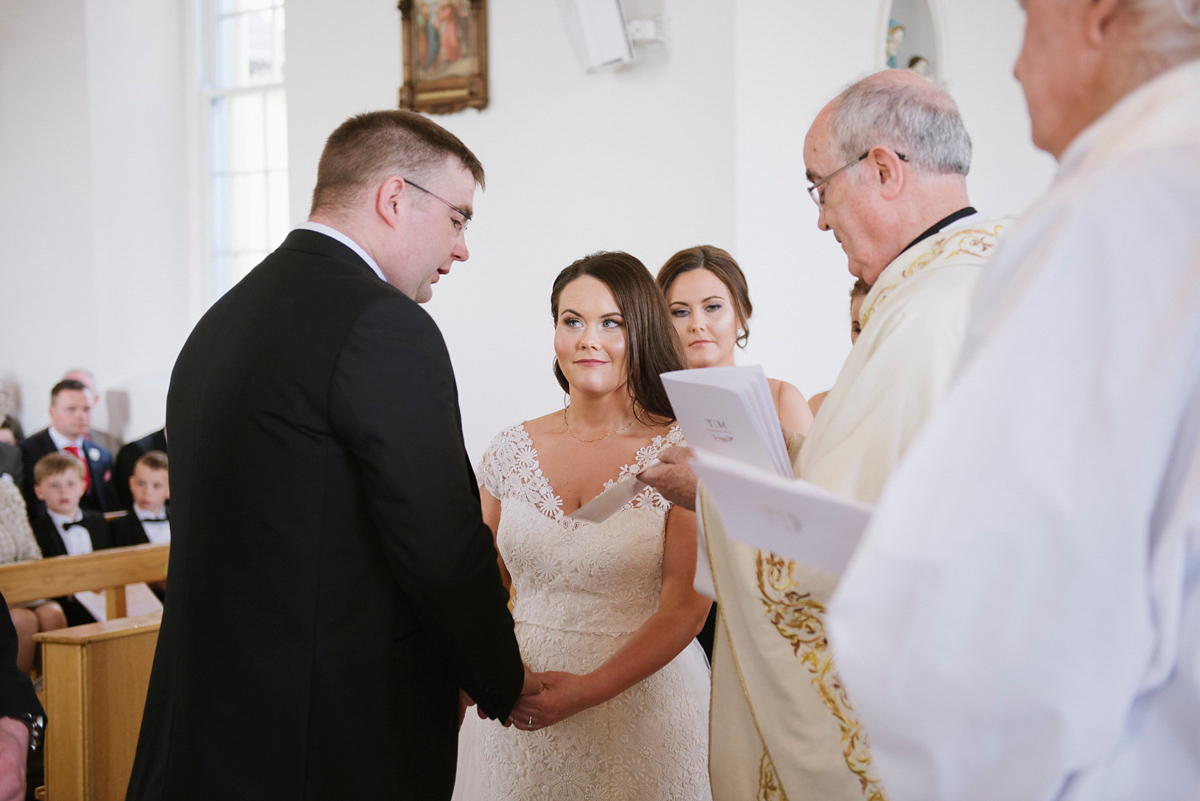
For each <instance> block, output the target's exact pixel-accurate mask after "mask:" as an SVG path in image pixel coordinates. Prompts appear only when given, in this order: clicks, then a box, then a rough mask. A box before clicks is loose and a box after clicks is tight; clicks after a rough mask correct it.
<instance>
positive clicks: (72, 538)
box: [46, 509, 92, 556]
mask: <svg viewBox="0 0 1200 801" xmlns="http://www.w3.org/2000/svg"><path fill="white" fill-rule="evenodd" d="M46 513H47V514H49V515H50V519H51V520H52V521H54V527H55V528H57V529H58V534H59V536H60V537H62V541H63V545H64V546H65V547H66V549H67V553H68V554H70V555H71V556H78V555H79V554H81V553H91V552H92V535H91V533H90V532H89V531H88V530H87V528H85V527H84V526H71V527H70V528H66V526H67V524H68V523H77V522H79V521H80V520H83V512H82V511H80V510H78V509H76V510H75V515H74V517H67V516H66V515H60V514H59V513H58V512H51V511H50V510H49V509H47V510H46Z"/></svg>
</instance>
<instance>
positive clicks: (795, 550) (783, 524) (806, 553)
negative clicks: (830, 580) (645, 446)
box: [685, 432, 872, 576]
mask: <svg viewBox="0 0 1200 801" xmlns="http://www.w3.org/2000/svg"><path fill="white" fill-rule="evenodd" d="M685 433H686V432H685ZM692 466H693V467H694V468H695V470H696V474H697V475H699V476H700V478H701V480H702V481H704V484H705V486H706V487H707V488H708V491H709V492H710V493H712V496H713V499H714V500H716V502H717V506H718V507H719V508H720V510H721V520H722V522H723V523H724V524H725V530H726V531H727V532H729V535H730V536H731V537H734V538H735V539H738V540H740V541H742V542H744V543H746V544H747V545H753V546H755V547H757V548H763V549H766V550H768V551H771V552H772V553H776V554H778V555H780V556H783V557H785V558H787V559H794V560H795V561H797V562H803V563H804V564H807V565H812V566H813V567H816V568H819V569H821V570H826V571H828V572H830V573H834V574H837V575H839V576H840V575H841V574H842V573H843V572H844V571H845V569H846V565H847V564H849V562H850V557H851V556H853V555H854V549H855V548H857V547H858V542H859V540H860V539H862V535H863V532H864V531H865V530H866V528H867V523H868V522H870V519H871V511H872V509H871V507H870V506H867V505H866V504H862V503H859V502H857V501H852V500H847V499H845V498H842V497H839V496H837V495H834V494H833V493H832V492H829V491H828V490H824V489H821V488H820V487H818V486H816V485H815V484H812V483H811V482H808V481H804V480H800V479H795V478H783V477H782V476H778V475H775V474H773V473H770V472H768V471H766V470H761V469H759V468H757V467H754V466H752V465H748V464H744V463H741V462H737V461H734V460H733V459H727V458H725V457H722V456H717V455H714V454H712V453H709V452H705V451H703V450H697V451H696V457H695V461H694V462H693V463H692Z"/></svg>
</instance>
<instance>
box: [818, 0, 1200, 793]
mask: <svg viewBox="0 0 1200 801" xmlns="http://www.w3.org/2000/svg"><path fill="white" fill-rule="evenodd" d="M1022 5H1023V6H1024V7H1025V9H1026V12H1027V15H1028V20H1027V25H1026V33H1025V44H1024V48H1023V50H1022V53H1021V56H1020V58H1019V59H1018V61H1017V69H1016V73H1017V77H1018V78H1019V79H1020V80H1021V83H1022V85H1023V87H1024V90H1025V96H1026V100H1027V102H1028V105H1029V110H1030V116H1031V118H1032V122H1033V126H1032V127H1033V135H1034V143H1035V144H1037V145H1038V146H1039V147H1040V148H1042V149H1043V150H1046V151H1048V152H1050V153H1051V154H1052V155H1054V156H1055V157H1056V158H1057V159H1058V162H1059V168H1058V174H1057V175H1056V176H1055V179H1054V182H1053V184H1052V186H1051V187H1050V189H1049V190H1048V192H1047V193H1046V195H1045V196H1044V197H1043V198H1042V199H1041V200H1039V201H1038V202H1037V203H1036V204H1035V205H1034V206H1033V207H1032V208H1031V209H1030V211H1029V212H1028V213H1027V214H1026V215H1024V216H1023V218H1022V220H1021V222H1020V223H1019V224H1017V225H1015V226H1013V228H1012V230H1011V232H1009V233H1008V234H1006V235H1005V240H1004V242H1003V243H1002V244H1001V245H1000V247H999V249H998V252H997V254H996V256H995V258H994V259H993V260H992V262H991V263H990V264H989V266H988V270H987V274H986V276H985V278H984V279H983V282H981V284H980V291H979V292H978V293H977V295H976V298H975V305H974V307H973V309H972V314H971V319H970V323H969V325H968V331H967V337H966V340H965V343H964V346H963V353H962V356H961V362H960V364H959V365H958V366H957V368H956V372H955V377H954V379H953V383H952V387H951V388H950V390H949V391H948V392H947V395H946V397H945V398H944V400H943V402H942V403H941V404H939V406H938V409H937V410H936V411H935V412H934V414H933V415H932V416H931V418H930V420H929V422H928V425H927V426H926V427H925V429H924V431H923V432H922V433H921V436H920V437H919V438H918V440H917V441H916V442H914V443H913V445H912V448H911V449H910V450H909V452H908V453H907V454H906V455H905V457H904V460H903V462H902V463H901V464H900V465H899V466H898V467H897V469H896V471H895V473H894V474H893V476H892V479H891V481H890V482H889V484H888V487H887V490H886V492H884V494H883V496H882V498H881V499H880V502H879V505H878V508H877V511H876V513H875V515H874V519H873V521H872V524H871V526H870V528H869V529H868V531H867V533H866V535H865V537H864V539H863V541H862V543H861V544H860V546H859V549H858V552H857V553H856V554H855V557H854V559H853V561H852V562H851V564H850V566H849V568H848V570H847V571H846V574H845V576H844V577H843V580H842V583H841V585H840V586H839V587H838V590H837V594H836V595H835V597H834V598H833V600H832V603H831V607H830V611H829V618H828V621H829V632H830V636H831V639H832V642H833V644H834V647H835V650H836V653H837V656H838V659H839V666H840V667H841V669H842V675H843V676H844V678H845V680H846V688H847V691H848V692H849V694H850V697H851V698H852V699H853V700H854V701H855V703H856V704H857V705H858V706H859V710H860V712H861V714H862V719H863V721H864V723H865V724H866V726H867V731H868V733H869V734H870V736H871V738H872V747H873V748H874V749H875V750H874V754H875V756H876V758H877V768H878V770H879V772H880V774H881V775H882V776H883V779H884V782H885V784H886V785H887V788H888V791H889V794H890V796H891V798H892V800H893V801H957V800H958V799H972V800H973V801H1011V799H1061V801H1196V799H1200V0H1138V2H1119V3H1094V2H1091V1H1090V0H1026V2H1024V3H1022ZM860 341H861V340H860ZM817 423H818V424H819V423H820V417H819V416H818V418H817Z"/></svg>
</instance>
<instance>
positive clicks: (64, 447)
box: [21, 378, 121, 520]
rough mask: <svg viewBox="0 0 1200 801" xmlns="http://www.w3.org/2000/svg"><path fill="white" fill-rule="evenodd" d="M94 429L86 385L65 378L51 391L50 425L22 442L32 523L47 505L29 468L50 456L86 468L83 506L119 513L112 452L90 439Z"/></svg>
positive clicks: (89, 396)
mask: <svg viewBox="0 0 1200 801" xmlns="http://www.w3.org/2000/svg"><path fill="white" fill-rule="evenodd" d="M91 426H92V402H91V395H90V394H89V392H88V388H87V386H86V385H84V384H83V383H81V382H79V381H75V380H73V379H69V378H67V379H63V380H62V381H59V382H58V383H57V384H55V385H54V388H53V389H52V390H50V425H49V426H48V427H46V428H44V429H42V430H41V431H39V432H37V433H36V434H31V435H30V436H29V437H27V438H26V439H23V440H21V459H22V461H23V462H24V463H25V466H26V471H25V486H24V487H23V488H22V489H23V491H24V492H25V505H26V506H27V507H28V508H29V518H30V520H34V519H37V518H39V517H42V516H43V515H45V513H46V506H45V504H44V503H42V501H41V500H40V499H39V498H38V497H37V494H36V493H34V491H33V475H32V473H31V472H30V470H29V468H30V467H31V466H32V465H35V464H37V462H38V460H39V459H41V458H42V457H43V456H45V455H46V454H48V453H56V452H57V453H66V454H70V455H71V456H73V457H74V458H76V459H78V460H79V462H80V464H83V465H85V467H86V469H85V471H84V482H83V498H82V499H81V501H80V505H81V506H82V507H83V508H84V509H90V510H92V511H96V512H115V511H118V510H119V509H120V508H121V507H120V503H119V501H118V500H117V493H116V491H115V490H114V489H113V485H112V471H113V457H112V453H111V452H110V451H109V450H108V449H106V448H104V447H103V446H101V445H98V444H96V443H95V442H93V441H92V440H90V439H88V431H89V429H91Z"/></svg>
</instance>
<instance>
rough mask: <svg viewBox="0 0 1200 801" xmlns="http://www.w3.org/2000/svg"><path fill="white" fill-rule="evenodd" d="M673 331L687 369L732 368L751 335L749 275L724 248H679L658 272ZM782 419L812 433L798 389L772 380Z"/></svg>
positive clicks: (809, 415)
mask: <svg viewBox="0 0 1200 801" xmlns="http://www.w3.org/2000/svg"><path fill="white" fill-rule="evenodd" d="M657 280H658V286H659V287H660V288H661V289H662V291H663V294H664V295H665V296H666V298H667V306H668V307H669V309H670V312H671V320H672V321H673V322H674V323H675V331H676V333H678V334H679V339H680V340H681V341H682V342H683V348H684V352H685V354H686V356H687V362H688V367H732V366H733V364H734V359H733V354H734V346H735V345H736V346H737V347H740V348H744V347H746V341H747V340H748V339H749V338H750V325H749V322H750V314H751V312H752V311H753V306H751V305H750V290H749V289H748V288H747V287H746V276H745V275H743V274H742V270H741V268H740V267H738V263H737V262H736V261H734V259H733V256H730V255H729V254H728V253H727V252H726V251H724V250H722V249H721V248H718V247H713V246H712V245H699V246H697V247H694V248H688V249H687V250H681V251H679V252H678V253H676V254H675V255H674V256H672V257H671V258H669V259H667V263H666V264H664V265H663V266H662V269H661V270H659V271H658V279H657ZM767 383H768V384H770V385H771V397H772V398H773V399H774V401H775V411H776V413H777V414H778V415H779V422H781V423H783V425H784V427H786V428H787V429H788V430H789V431H794V432H796V433H798V434H805V433H807V432H808V427H809V425H810V424H811V423H812V419H813V416H812V412H811V411H810V410H809V408H808V404H807V403H806V402H805V400H804V396H803V395H801V394H800V390H798V389H796V388H795V387H794V386H792V385H791V384H789V383H788V382H786V381H781V380H779V379H778V378H768V379H767Z"/></svg>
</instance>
